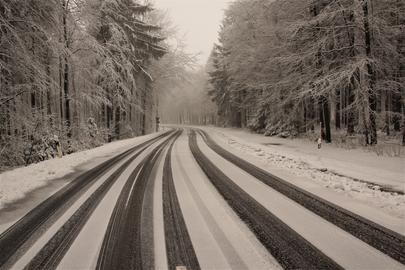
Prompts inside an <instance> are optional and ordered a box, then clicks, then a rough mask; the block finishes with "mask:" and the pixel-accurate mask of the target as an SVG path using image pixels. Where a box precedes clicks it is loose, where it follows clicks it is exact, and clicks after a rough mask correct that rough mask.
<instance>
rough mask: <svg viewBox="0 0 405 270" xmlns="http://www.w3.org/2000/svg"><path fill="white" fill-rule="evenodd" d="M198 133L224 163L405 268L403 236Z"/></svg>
mask: <svg viewBox="0 0 405 270" xmlns="http://www.w3.org/2000/svg"><path fill="white" fill-rule="evenodd" d="M198 132H199V134H200V135H201V137H202V138H203V139H204V141H205V143H206V144H207V145H208V146H209V147H210V148H211V149H212V150H214V151H215V152H216V153H217V154H218V155H220V156H221V157H223V158H224V159H226V160H228V161H229V162H231V163H233V164H235V165H236V166H237V167H239V168H241V169H242V170H244V171H246V172H247V173H249V174H250V175H252V176H254V177H255V178H257V179H258V180H260V181H262V182H263V183H264V184H266V185H268V186H269V187H271V188H272V189H274V190H276V191H278V192H280V193H281V194H283V195H284V196H286V197H288V198H290V199H291V200H293V201H295V202H297V203H298V204H300V205H302V206H303V207H305V208H307V209H308V210H310V211H312V212H313V213H315V214H317V215H318V216H320V217H322V218H324V219H325V220H327V221H329V222H331V223H332V224H334V225H336V226H338V227H339V228H341V229H343V230H345V231H346V232H348V233H350V234H352V235H353V236H355V237H357V238H358V239H360V240H362V241H363V242H365V243H367V244H369V245H370V246H372V247H374V248H376V249H378V250H380V251H381V252H383V253H384V254H386V255H388V256H390V257H391V258H393V259H395V260H397V261H399V262H400V263H402V264H405V237H404V236H403V235H400V234H399V233H396V232H394V231H391V230H389V229H387V228H385V227H383V226H381V225H379V224H376V223H374V222H372V221H370V220H368V219H366V218H364V217H361V216H359V215H357V214H355V213H352V212H350V211H348V210H346V209H343V208H342V207H339V206H337V205H335V204H333V203H331V202H328V201H326V200H324V199H322V198H320V197H318V196H316V195H314V194H312V193H310V192H307V191H305V190H303V189H301V188H299V187H297V186H294V185H293V184H291V183H288V182H287V181H284V180H282V179H280V178H278V177H276V176H274V175H272V174H270V173H269V172H267V171H265V170H263V169H260V168H258V167H256V166H255V165H253V164H251V163H249V162H247V161H245V160H243V159H241V158H239V157H237V156H235V155H234V154H232V153H230V152H228V151H226V150H225V149H223V148H222V147H220V146H219V145H218V144H217V143H216V142H215V141H214V140H212V139H211V137H210V136H209V135H208V134H207V133H206V132H205V131H203V130H198Z"/></svg>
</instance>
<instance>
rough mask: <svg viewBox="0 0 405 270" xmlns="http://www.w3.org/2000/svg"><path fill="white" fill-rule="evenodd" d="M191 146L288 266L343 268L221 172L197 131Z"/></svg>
mask: <svg viewBox="0 0 405 270" xmlns="http://www.w3.org/2000/svg"><path fill="white" fill-rule="evenodd" d="M189 146H190V149H191V152H192V153H193V156H194V158H195V159H196V161H197V163H198V164H199V165H200V167H201V168H202V170H203V171H204V172H205V174H206V175H207V177H208V178H209V179H210V181H211V182H212V184H213V185H214V186H215V188H216V189H217V190H218V192H219V193H220V194H221V195H222V196H223V197H224V199H225V200H226V201H227V203H228V204H229V205H230V206H231V208H232V209H233V210H234V211H235V212H236V213H237V215H238V216H239V217H240V218H241V219H242V220H243V221H244V222H245V223H246V224H247V225H248V227H249V228H250V229H251V230H252V232H253V233H254V234H255V235H256V237H257V238H258V240H259V241H260V242H261V243H262V244H263V245H264V246H265V247H266V248H267V250H268V251H269V252H270V253H271V254H272V255H273V256H274V258H275V259H276V260H277V261H278V262H279V263H280V265H281V266H282V267H283V268H284V269H342V267H341V266H339V265H338V264H337V263H336V262H334V261H333V260H332V259H330V258H329V257H327V256H326V255H325V254H323V253H322V252H321V251H320V250H318V249H317V248H316V247H315V246H313V245H312V244H311V243H310V242H308V241H307V240H305V239H304V238H303V237H302V236H300V235H299V234H298V233H296V232H295V231H294V230H292V229H291V228H290V227H289V226H287V225H286V224H285V223H283V222H282V221H281V220H280V219H279V218H277V217H276V216H275V215H273V214H272V213H271V212H269V211H268V210H267V209H266V208H265V207H264V206H262V205H261V204H260V203H258V202H257V201H256V200H255V199H254V198H253V197H251V196H250V195H249V194H247V193H246V192H245V191H244V190H243V189H241V188H240V187H239V186H238V185H236V184H235V183H234V182H233V181H232V180H231V179H230V178H228V177H227V176H226V175H225V174H224V173H223V172H221V171H220V170H219V169H218V168H217V167H216V166H215V165H214V164H213V163H212V162H211V161H210V160H209V159H208V158H207V157H206V156H205V155H204V154H203V153H202V152H201V150H200V149H199V147H198V145H197V141H196V135H195V132H194V131H191V133H190V135H189Z"/></svg>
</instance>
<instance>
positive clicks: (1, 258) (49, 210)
mask: <svg viewBox="0 0 405 270" xmlns="http://www.w3.org/2000/svg"><path fill="white" fill-rule="evenodd" d="M169 133H170V132H166V133H164V134H161V135H159V136H157V137H156V138H153V139H151V140H148V141H146V142H144V143H142V144H139V145H137V146H135V147H133V148H131V149H129V150H127V151H125V152H123V153H121V154H119V155H117V156H115V157H113V158H111V159H109V160H107V161H105V162H103V163H102V164H100V165H98V166H96V167H94V168H93V169H91V170H89V171H87V172H85V173H83V174H81V175H80V176H78V177H77V178H75V179H74V180H73V181H72V182H70V183H69V184H67V185H66V186H65V187H64V188H62V189H61V190H59V191H57V192H56V193H55V194H53V195H52V196H50V197H49V198H47V199H46V200H45V201H43V202H42V203H40V204H39V205H38V206H37V207H35V208H34V209H32V210H31V211H30V212H28V213H27V214H26V215H25V216H23V217H22V218H21V219H20V220H18V221H17V222H16V223H14V225H12V226H11V227H10V228H8V229H7V230H6V231H4V232H3V233H2V234H1V235H0V268H2V266H3V265H5V264H6V263H7V262H8V260H9V259H10V258H11V257H12V256H13V255H14V254H15V253H16V252H17V250H18V249H19V248H20V247H22V246H23V245H24V243H26V242H27V241H28V239H30V237H31V236H32V235H34V234H35V232H37V231H39V229H40V228H41V227H42V226H43V225H44V224H45V223H46V222H47V221H48V220H51V217H52V216H53V215H54V214H55V213H56V212H57V211H58V210H59V209H61V208H63V207H64V206H66V205H67V204H71V203H73V202H74V201H76V200H77V199H78V197H77V196H75V195H76V194H78V193H79V192H83V191H84V190H87V189H88V188H90V186H91V185H92V184H94V183H95V182H96V180H97V179H98V178H99V177H100V176H101V175H102V174H104V173H105V172H106V171H107V170H109V169H110V168H112V167H113V166H114V165H115V164H117V163H118V162H119V161H121V160H122V159H124V158H125V157H126V156H128V155H130V154H131V153H133V152H134V151H136V150H138V149H140V148H142V147H144V146H145V145H148V144H151V143H153V142H155V141H157V140H159V139H160V138H163V137H165V136H167V135H168V134H169ZM52 222H53V221H52ZM48 225H49V224H48ZM38 237H39V236H38Z"/></svg>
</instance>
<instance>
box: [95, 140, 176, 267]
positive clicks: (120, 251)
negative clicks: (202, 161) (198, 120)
mask: <svg viewBox="0 0 405 270" xmlns="http://www.w3.org/2000/svg"><path fill="white" fill-rule="evenodd" d="M178 135H179V132H176V133H174V134H173V135H171V136H170V137H169V138H168V139H167V140H165V141H164V142H163V143H162V144H160V145H159V146H158V147H156V148H155V149H154V150H153V151H152V152H151V153H150V154H149V155H148V156H147V157H146V158H145V159H144V161H143V162H142V163H141V164H139V165H138V167H137V168H136V169H135V170H134V171H133V173H132V174H131V175H130V177H129V178H128V180H127V182H126V183H125V186H124V188H123V190H122V192H121V194H120V196H119V198H118V202H117V204H116V206H115V208H114V212H113V215H112V217H111V219H110V222H109V224H108V228H107V232H106V234H105V236H104V240H103V244H102V247H101V251H100V254H99V258H98V262H97V267H96V269H106V270H107V269H120V270H126V269H150V268H153V261H154V258H150V257H147V258H145V256H143V253H142V248H145V247H143V244H145V242H146V240H145V239H143V238H142V228H141V224H142V223H141V218H142V211H143V209H144V204H143V201H144V195H145V190H146V187H147V183H148V180H149V177H150V174H151V172H152V169H153V167H154V164H155V162H156V160H157V159H158V157H159V155H160V153H161V152H162V150H163V149H164V147H165V146H166V145H167V144H168V143H169V141H170V140H171V139H173V137H174V136H178ZM147 244H148V245H153V239H152V240H151V239H149V243H147ZM151 256H153V254H151Z"/></svg>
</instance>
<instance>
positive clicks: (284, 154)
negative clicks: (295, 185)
mask: <svg viewBox="0 0 405 270" xmlns="http://www.w3.org/2000/svg"><path fill="white" fill-rule="evenodd" d="M203 129H205V130H206V131H208V132H209V134H211V136H212V137H213V139H214V140H215V141H216V142H218V143H219V144H220V145H223V146H225V147H228V148H231V149H234V150H237V151H238V152H239V153H243V154H248V155H249V156H251V157H254V158H256V159H258V160H260V161H261V162H262V164H265V165H268V166H273V167H276V168H279V169H283V170H286V171H288V173H289V174H291V175H295V176H299V177H300V179H301V180H304V181H307V180H308V179H309V181H312V182H313V183H316V184H317V185H319V186H321V187H325V188H327V189H329V190H332V191H334V192H337V193H340V194H342V195H344V196H345V197H347V198H350V199H354V200H357V201H359V202H362V203H364V204H367V205H371V206H372V207H374V208H376V209H379V210H382V211H383V212H385V213H388V214H389V215H391V216H393V217H398V218H401V219H405V195H403V193H404V192H405V159H404V158H401V157H385V156H384V157H382V156H377V155H376V154H374V153H370V152H366V151H364V150H361V149H351V150H347V149H342V148H337V147H335V146H333V145H325V144H324V145H323V146H322V149H320V150H318V149H317V146H316V144H315V143H314V142H310V141H308V140H304V139H294V140H291V139H282V138H276V137H264V136H263V135H260V134H253V133H250V132H249V131H246V130H241V129H230V128H214V127H205V128H203ZM387 190H388V191H387ZM391 191H397V192H391Z"/></svg>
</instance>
